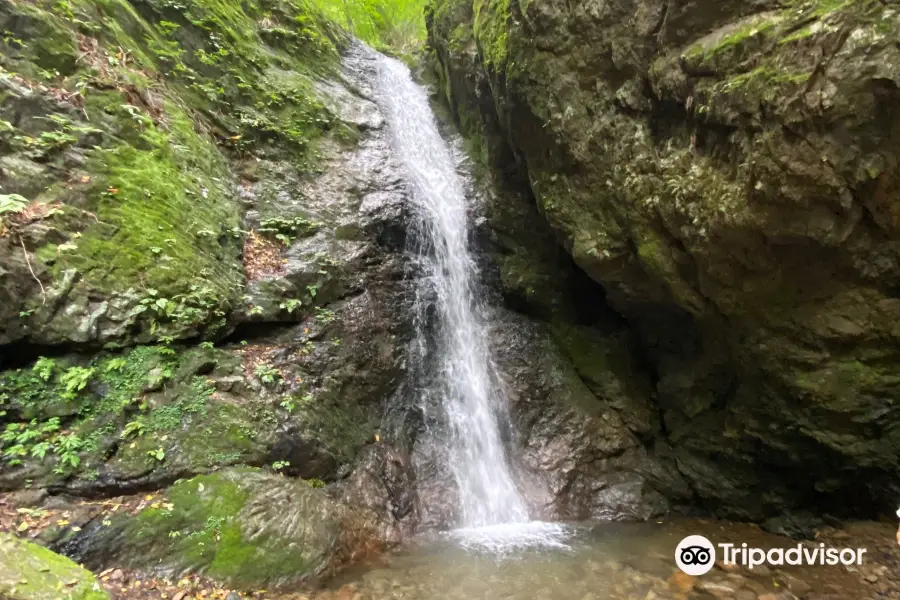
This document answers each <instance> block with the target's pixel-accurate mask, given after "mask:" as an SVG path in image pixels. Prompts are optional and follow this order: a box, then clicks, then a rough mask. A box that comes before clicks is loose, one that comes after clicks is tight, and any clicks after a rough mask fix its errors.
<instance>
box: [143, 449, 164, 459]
mask: <svg viewBox="0 0 900 600" xmlns="http://www.w3.org/2000/svg"><path fill="white" fill-rule="evenodd" d="M147 456H149V457H150V458H155V459H156V460H158V461H159V462H162V461H164V460H165V459H166V451H165V450H163V449H162V448H157V449H156V450H147Z"/></svg>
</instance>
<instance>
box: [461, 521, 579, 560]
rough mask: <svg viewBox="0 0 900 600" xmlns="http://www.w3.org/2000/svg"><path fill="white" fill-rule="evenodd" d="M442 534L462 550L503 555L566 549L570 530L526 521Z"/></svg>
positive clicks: (557, 525) (552, 524)
mask: <svg viewBox="0 0 900 600" xmlns="http://www.w3.org/2000/svg"><path fill="white" fill-rule="evenodd" d="M446 535H447V536H448V537H449V538H450V539H451V540H453V541H454V542H455V543H456V544H458V545H459V546H460V547H462V548H463V549H465V550H469V551H476V552H487V553H490V554H507V553H510V552H518V551H522V550H529V549H553V548H555V549H560V550H568V549H569V545H568V544H567V543H566V541H567V540H568V538H569V537H570V535H571V531H570V530H569V528H568V527H566V526H565V525H563V524H562V523H547V522H544V521H527V522H522V523H500V524H497V525H487V526H484V527H464V528H460V529H454V530H452V531H448V532H447V534H446Z"/></svg>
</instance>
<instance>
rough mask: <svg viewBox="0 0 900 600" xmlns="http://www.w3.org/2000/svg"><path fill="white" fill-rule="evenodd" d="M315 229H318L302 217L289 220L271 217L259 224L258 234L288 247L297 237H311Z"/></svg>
mask: <svg viewBox="0 0 900 600" xmlns="http://www.w3.org/2000/svg"><path fill="white" fill-rule="evenodd" d="M317 229H318V227H317V226H316V225H315V224H314V223H313V222H311V221H310V220H308V219H305V218H303V217H293V218H291V219H286V218H284V217H272V218H270V219H263V220H261V221H260V222H259V232H260V233H263V234H268V235H270V236H271V237H274V238H275V239H276V240H278V241H279V242H281V243H282V244H284V245H285V246H290V245H291V243H292V242H293V241H294V240H295V239H297V238H298V237H308V236H310V235H313V234H314V233H315V232H316V230H317Z"/></svg>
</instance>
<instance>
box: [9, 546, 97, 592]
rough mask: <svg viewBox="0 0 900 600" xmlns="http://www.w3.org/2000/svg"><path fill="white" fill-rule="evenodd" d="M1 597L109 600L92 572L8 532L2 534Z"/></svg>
mask: <svg viewBox="0 0 900 600" xmlns="http://www.w3.org/2000/svg"><path fill="white" fill-rule="evenodd" d="M0 595H2V596H3V598H9V600H59V599H64V600H108V598H109V596H107V594H106V592H104V591H103V589H102V588H101V587H100V583H99V582H98V581H97V578H96V577H95V576H94V574H93V573H91V572H90V571H87V570H85V569H83V568H82V567H79V566H78V565H77V564H75V563H74V562H72V561H71V560H69V559H67V558H65V557H63V556H59V555H58V554H54V553H53V552H51V551H50V550H47V549H46V548H43V547H41V546H39V545H37V544H34V543H32V542H27V541H24V540H20V539H17V538H16V537H14V536H12V535H10V534H7V533H0Z"/></svg>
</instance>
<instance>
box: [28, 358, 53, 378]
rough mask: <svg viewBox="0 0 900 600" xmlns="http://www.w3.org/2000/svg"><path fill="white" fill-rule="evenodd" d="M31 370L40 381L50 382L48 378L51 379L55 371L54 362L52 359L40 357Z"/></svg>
mask: <svg viewBox="0 0 900 600" xmlns="http://www.w3.org/2000/svg"><path fill="white" fill-rule="evenodd" d="M31 370H32V371H34V372H35V373H37V376H38V377H40V378H41V379H42V380H44V381H50V378H51V377H53V373H54V371H55V370H56V361H54V360H53V359H52V358H47V357H45V356H42V357H40V358H39V359H37V362H35V363H34V366H33V367H31Z"/></svg>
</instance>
